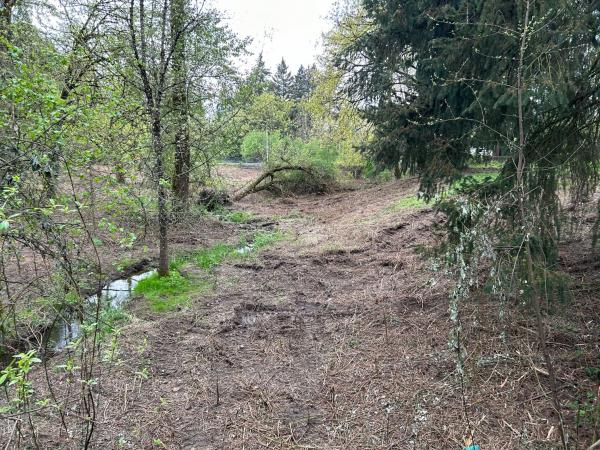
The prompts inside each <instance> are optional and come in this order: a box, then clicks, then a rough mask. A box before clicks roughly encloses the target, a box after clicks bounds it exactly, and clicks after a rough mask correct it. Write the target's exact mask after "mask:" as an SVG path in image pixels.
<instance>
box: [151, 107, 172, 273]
mask: <svg viewBox="0 0 600 450" xmlns="http://www.w3.org/2000/svg"><path fill="white" fill-rule="evenodd" d="M152 116H153V117H152V150H153V151H154V158H155V169H154V171H155V174H154V175H155V177H156V180H157V183H158V237H159V262H158V274H159V275H160V276H161V277H166V276H168V275H169V244H168V230H169V214H168V211H167V188H166V185H165V152H164V147H163V142H162V126H161V118H160V110H158V111H157V110H155V111H153V114H152Z"/></svg>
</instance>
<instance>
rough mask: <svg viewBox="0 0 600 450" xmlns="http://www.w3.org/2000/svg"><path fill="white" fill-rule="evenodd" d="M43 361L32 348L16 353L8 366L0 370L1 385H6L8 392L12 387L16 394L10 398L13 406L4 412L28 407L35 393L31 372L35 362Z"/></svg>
mask: <svg viewBox="0 0 600 450" xmlns="http://www.w3.org/2000/svg"><path fill="white" fill-rule="evenodd" d="M41 362H42V361H41V359H39V358H38V357H37V356H36V352H35V350H30V351H28V352H27V353H19V354H17V355H14V356H13V358H12V361H11V362H10V364H9V365H8V367H6V368H5V369H3V370H2V371H1V372H0V387H4V388H5V389H6V391H7V392H8V390H9V389H10V388H12V389H14V391H13V392H14V396H13V397H12V398H10V403H11V407H9V408H8V410H7V411H2V412H9V411H10V412H14V411H18V410H19V409H22V408H25V407H26V405H27V403H28V402H29V399H30V398H31V397H32V395H33V393H34V390H33V385H32V382H31V380H30V379H29V372H31V370H32V369H33V366H34V365H35V364H38V363H41Z"/></svg>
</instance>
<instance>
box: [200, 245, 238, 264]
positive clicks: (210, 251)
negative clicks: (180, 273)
mask: <svg viewBox="0 0 600 450" xmlns="http://www.w3.org/2000/svg"><path fill="white" fill-rule="evenodd" d="M234 252H235V247H234V246H232V245H229V244H217V245H215V246H214V247H211V248H207V249H205V250H200V251H199V252H197V253H195V254H194V256H193V259H194V261H195V262H196V264H197V265H198V266H199V267H202V268H203V269H206V270H209V269H212V268H213V267H215V266H218V265H219V264H221V263H222V262H223V261H224V260H225V259H226V258H227V257H228V256H231V255H232V254H233V253H234Z"/></svg>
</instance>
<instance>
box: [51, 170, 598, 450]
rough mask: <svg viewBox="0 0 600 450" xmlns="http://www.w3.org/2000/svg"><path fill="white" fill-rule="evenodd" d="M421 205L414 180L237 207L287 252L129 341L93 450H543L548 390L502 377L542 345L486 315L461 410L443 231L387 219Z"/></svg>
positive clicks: (429, 217)
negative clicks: (513, 343) (271, 226)
mask: <svg viewBox="0 0 600 450" xmlns="http://www.w3.org/2000/svg"><path fill="white" fill-rule="evenodd" d="M238 175H239V174H238ZM246 176H248V177H249V175H248V174H246ZM415 192H416V182H415V180H407V181H402V182H396V183H389V184H386V185H382V186H371V187H364V188H363V189H359V190H354V191H346V192H340V193H335V194H332V195H327V196H320V197H308V198H298V199H270V198H268V197H262V196H261V197H251V198H249V199H247V200H246V201H244V202H243V203H242V204H239V205H236V207H238V208H242V209H244V210H247V211H251V212H253V213H255V214H257V215H259V216H261V217H263V218H264V220H263V222H276V225H277V227H278V228H279V229H281V230H283V231H284V232H285V235H286V239H285V240H284V241H283V242H280V243H278V244H277V245H276V246H274V247H272V248H269V249H268V250H266V251H264V252H262V253H261V254H260V255H259V256H257V257H256V258H254V259H251V260H248V261H230V262H227V263H225V264H223V265H222V266H220V267H218V268H217V269H216V271H215V288H216V289H215V293H214V294H211V295H209V296H203V297H198V298H196V299H194V303H193V305H192V306H191V307H190V308H189V309H185V310H183V311H181V312H178V313H176V314H171V315H168V316H163V317H158V318H157V317H154V318H152V319H148V320H145V321H138V322H136V323H134V324H132V325H130V326H128V327H127V328H126V329H125V330H123V335H122V337H121V344H120V348H119V352H120V364H119V365H118V367H117V368H112V369H110V370H109V369H106V372H104V373H103V374H102V375H101V377H100V378H101V380H102V383H101V384H100V389H101V390H100V405H99V417H100V422H99V424H98V432H97V433H98V444H97V448H136V449H137V448H161V447H163V448H169V449H192V448H193V449H260V448H277V449H287V448H290V449H291V448H304V449H308V448H314V449H317V448H322V449H359V448H360V449H429V448H431V449H450V448H460V447H461V446H462V444H463V442H464V438H465V436H466V433H467V430H468V429H469V427H471V428H474V429H475V430H476V432H477V436H476V437H477V441H478V443H479V444H481V445H483V447H482V448H485V449H500V448H506V449H509V448H515V449H516V448H538V447H535V446H532V447H528V446H526V445H525V444H524V442H537V440H538V439H541V440H543V438H544V437H546V436H547V435H548V433H549V429H550V425H549V424H548V423H547V422H546V421H545V419H544V420H542V419H538V418H537V416H536V415H535V414H536V411H539V410H540V408H545V407H546V408H547V406H544V405H546V403H544V399H543V398H538V399H536V398H535V396H536V392H537V391H536V383H538V385H539V374H536V372H535V370H532V369H531V365H530V364H529V361H522V360H516V359H515V360H513V363H512V364H511V365H507V364H506V361H507V360H509V359H510V360H512V358H513V353H511V352H519V351H522V352H524V353H523V354H527V355H530V354H531V352H532V349H531V345H532V344H531V340H532V339H533V338H531V337H527V335H528V334H527V333H528V332H527V331H521V333H523V335H524V336H525V337H526V338H525V339H524V342H525V344H524V345H525V346H527V345H529V351H530V352H529V353H527V352H525V350H526V349H525V348H522V347H515V348H511V349H507V348H506V347H505V346H503V344H502V343H501V342H500V337H499V336H500V334H501V330H500V329H499V327H500V325H499V324H498V320H496V318H497V315H496V314H497V310H496V306H495V305H492V304H490V303H489V302H488V303H480V304H478V305H476V306H473V308H482V309H483V310H484V311H486V312H488V313H489V315H490V320H489V323H478V322H475V321H474V320H473V321H471V318H470V316H469V310H467V311H466V313H465V318H464V320H465V323H466V324H468V325H465V333H466V335H467V336H476V337H477V338H476V339H474V347H475V348H474V349H472V353H470V355H469V358H470V364H471V365H472V366H473V367H479V369H478V371H477V372H473V373H471V380H472V384H471V385H469V386H467V387H466V388H465V391H464V392H465V398H464V399H463V397H462V394H461V393H462V390H461V389H460V383H458V381H457V379H456V378H455V377H453V376H452V372H453V369H454V362H453V361H454V358H453V354H452V353H451V352H450V351H449V349H448V345H447V341H448V332H449V320H448V313H447V308H448V303H447V283H446V282H445V281H444V280H443V278H438V279H437V280H436V283H431V276H432V275H431V272H430V270H429V263H427V262H426V261H425V259H424V258H423V257H422V256H421V251H422V249H423V248H424V246H426V245H431V244H432V243H433V242H435V240H436V234H435V233H436V231H435V224H436V222H438V221H439V219H440V218H439V217H436V215H435V214H434V212H433V211H432V210H431V209H429V208H405V209H400V210H397V211H395V212H393V211H391V210H390V205H393V204H394V202H395V201H397V200H398V199H399V198H403V197H410V196H412V195H414V193H415ZM259 225H260V224H259ZM227 231H228V232H230V231H231V230H229V229H227ZM480 316H483V317H485V314H483V313H482V312H481V311H480ZM509 320H510V319H509ZM525 325H527V324H525ZM515 326H516V324H515ZM522 328H525V329H526V327H522ZM590 339H594V338H593V337H591V338H590ZM479 343H481V346H480V344H479ZM591 345H593V342H592V343H591ZM498 355H502V356H498ZM506 355H508V356H506ZM484 357H488V358H491V359H490V361H491V362H490V363H489V364H487V365H486V364H482V365H478V363H476V362H477V361H487V360H485V359H483V358H484ZM528 357H529V356H528ZM494 358H496V359H494ZM531 362H532V364H535V362H534V361H533V360H532V361H531ZM140 373H144V374H145V375H144V376H139V374H140ZM519 377H520V379H519ZM517 380H518V381H517ZM532 397H533V399H532ZM463 400H464V402H463ZM463 405H466V408H465V407H463ZM524 412H526V413H527V414H526V415H523V413H524ZM547 412H548V411H545V413H547ZM465 413H466V414H465ZM49 432H50V431H49ZM551 438H552V439H554V438H555V437H554V436H551ZM539 448H542V447H539ZM544 448H550V447H548V446H546V447H544Z"/></svg>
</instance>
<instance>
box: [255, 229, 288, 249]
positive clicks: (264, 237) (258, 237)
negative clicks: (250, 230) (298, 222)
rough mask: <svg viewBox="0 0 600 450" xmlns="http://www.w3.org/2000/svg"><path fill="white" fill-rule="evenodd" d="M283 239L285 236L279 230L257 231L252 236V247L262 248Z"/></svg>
mask: <svg viewBox="0 0 600 450" xmlns="http://www.w3.org/2000/svg"><path fill="white" fill-rule="evenodd" d="M284 239H285V236H284V234H283V233H282V232H280V231H271V232H267V231H259V232H258V233H256V234H254V236H253V238H252V247H254V249H255V250H262V249H263V248H265V247H269V246H271V245H273V244H276V243H277V242H281V241H283V240H284Z"/></svg>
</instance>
